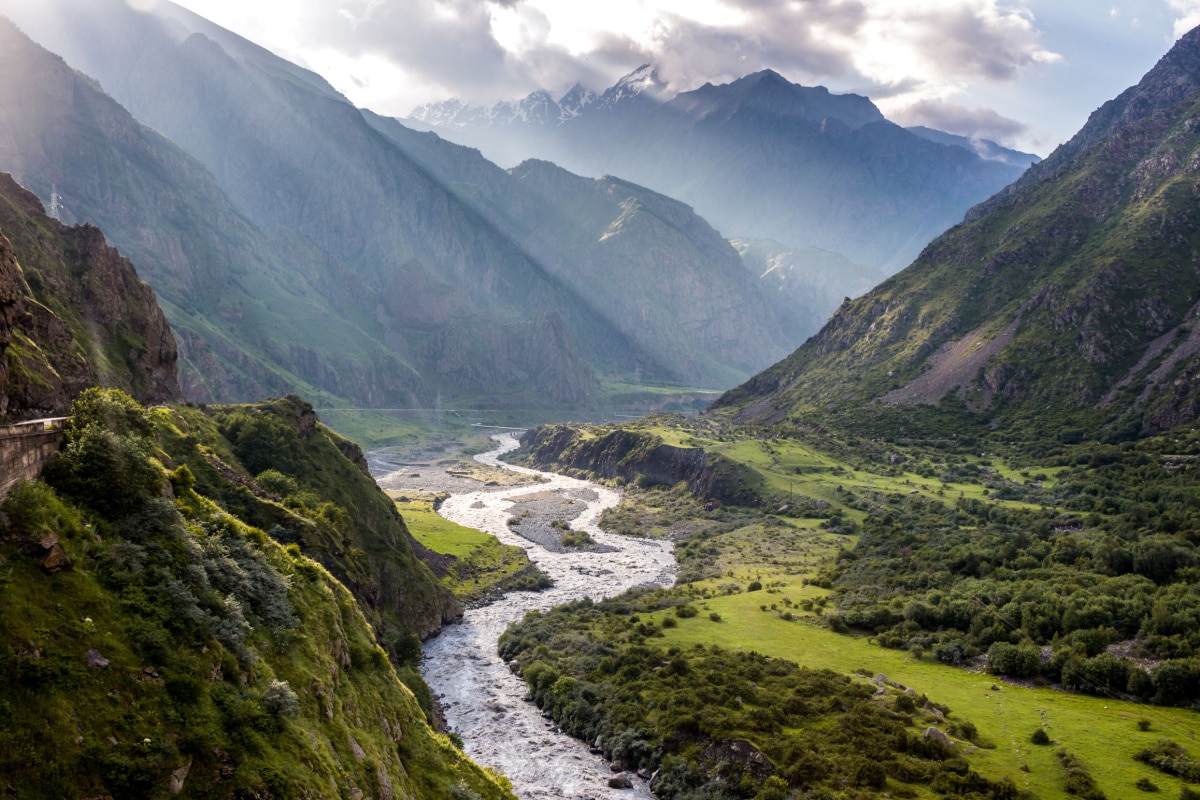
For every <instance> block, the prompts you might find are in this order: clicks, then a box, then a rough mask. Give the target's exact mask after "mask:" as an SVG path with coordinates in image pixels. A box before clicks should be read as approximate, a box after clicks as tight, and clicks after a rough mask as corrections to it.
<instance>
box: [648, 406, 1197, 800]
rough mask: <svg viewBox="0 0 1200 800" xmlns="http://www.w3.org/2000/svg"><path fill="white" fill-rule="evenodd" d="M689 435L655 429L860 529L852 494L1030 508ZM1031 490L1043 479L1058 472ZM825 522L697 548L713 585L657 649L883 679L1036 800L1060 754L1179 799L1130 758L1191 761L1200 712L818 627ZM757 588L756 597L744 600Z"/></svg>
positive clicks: (1057, 783)
mask: <svg viewBox="0 0 1200 800" xmlns="http://www.w3.org/2000/svg"><path fill="white" fill-rule="evenodd" d="M694 430H695V429H694V428H693V429H692V431H694ZM692 431H688V430H679V429H673V428H657V427H656V428H654V429H653V432H654V433H657V434H659V435H660V436H662V438H663V439H664V441H665V442H666V443H668V444H673V445H676V446H680V447H696V446H702V447H704V448H705V449H706V450H709V451H710V452H715V453H720V454H722V455H724V456H726V457H728V458H731V459H733V460H735V461H738V462H740V463H742V464H745V465H747V466H750V467H752V468H753V469H754V470H755V471H756V472H757V473H758V474H759V475H761V476H762V480H763V483H764V489H763V493H764V494H774V495H776V496H777V497H781V498H789V497H793V498H794V497H798V496H801V495H802V496H804V497H808V498H814V499H818V500H824V501H826V502H828V503H829V504H830V505H832V506H835V507H842V508H844V509H845V513H846V515H847V516H850V517H854V518H856V519H859V520H861V518H862V516H863V512H861V511H857V510H855V509H852V508H848V507H846V506H845V503H846V499H847V497H849V496H851V495H864V494H868V495H869V494H871V493H880V494H888V493H901V494H908V493H912V492H914V491H915V492H918V493H920V494H922V495H925V496H928V497H937V498H940V499H942V500H943V501H945V502H953V501H954V500H955V499H957V498H958V497H959V496H962V497H967V498H976V499H981V500H987V501H989V502H996V503H1003V504H1005V505H1008V506H1012V507H1025V506H1028V505H1029V504H1027V503H1023V502H1020V501H1011V500H1009V501H1003V500H997V499H996V498H994V497H992V496H989V493H988V492H986V487H985V486H984V485H983V484H982V483H975V482H947V483H943V482H942V481H941V480H939V479H938V478H936V477H935V478H929V477H922V476H921V475H918V474H917V473H916V472H913V471H908V470H905V469H895V468H891V469H889V468H888V465H881V468H880V469H879V471H878V472H876V471H875V468H874V466H872V467H871V469H870V470H865V469H862V468H861V464H860V465H859V466H858V467H855V466H852V465H851V464H849V463H847V462H840V461H839V460H838V459H836V458H834V457H831V456H829V455H827V454H824V453H821V452H818V451H816V450H814V449H812V448H810V447H808V446H806V445H805V444H803V443H800V442H796V441H771V442H765V441H756V440H740V441H720V440H718V439H716V438H713V439H707V438H699V437H697V436H696V435H695V434H694V433H693V432H692ZM976 460H977V461H984V462H985V463H986V466H987V468H988V469H989V470H991V471H992V473H993V474H994V475H999V476H1002V477H1003V478H1004V479H1007V480H1012V481H1017V482H1022V481H1027V480H1029V477H1028V474H1027V473H1022V472H1020V471H1019V470H1015V469H1012V468H1009V467H1007V466H1005V465H1002V464H1000V463H991V462H990V461H987V460H986V459H984V458H977V459H976ZM905 466H907V465H905ZM1039 480H1042V481H1043V482H1046V483H1048V482H1051V481H1053V475H1052V474H1047V475H1045V476H1044V477H1041V476H1040V477H1039ZM847 491H849V493H850V495H848V494H846V492H847ZM666 497H667V493H665V492H657V491H649V492H638V491H633V490H630V491H629V492H627V495H626V498H627V499H626V501H625V502H626V504H630V506H631V509H630V511H629V512H628V514H629V515H630V516H636V515H637V514H638V513H644V514H646V515H647V519H652V518H653V513H654V512H655V510H656V505H658V504H666V502H667V500H666V499H665V498H666ZM1034 507H1036V506H1034ZM772 522H779V523H784V524H782V525H778V524H770V523H772ZM820 522H821V521H820V520H807V519H785V518H783V517H776V518H775V519H774V520H771V519H770V518H767V522H766V523H758V524H751V525H746V526H745V527H742V528H738V529H736V530H733V531H731V532H728V533H723V534H719V535H716V536H709V537H707V538H705V539H704V540H703V542H702V543H697V544H694V545H691V547H693V548H699V549H700V550H701V552H702V553H703V554H704V556H705V558H707V559H708V567H707V573H706V574H708V575H710V577H707V578H705V579H704V580H699V581H695V582H693V583H689V584H685V585H682V586H679V587H677V588H676V590H675V591H676V592H679V593H682V594H687V595H691V596H693V597H695V598H697V602H698V603H699V604H700V607H701V608H702V609H703V611H702V613H701V614H699V615H698V616H696V617H694V618H690V619H678V620H677V623H678V624H677V627H671V628H666V629H664V630H663V632H664V633H665V636H666V638H665V640H660V641H662V643H663V644H665V645H666V646H671V645H679V646H690V645H694V644H703V645H709V644H716V645H720V646H722V647H727V648H731V649H747V650H756V651H758V652H760V653H763V654H765V655H769V656H774V657H779V658H786V659H788V660H790V661H794V662H796V663H798V664H801V665H804V666H809V667H817V668H828V669H832V670H835V671H837V672H842V673H852V672H856V671H863V672H866V673H868V674H870V675H875V674H877V673H883V674H884V675H886V676H887V677H888V678H889V679H891V680H893V681H898V682H900V683H902V684H904V685H906V686H909V687H911V688H913V689H915V690H916V691H917V692H921V693H925V694H927V695H928V696H929V697H930V698H931V699H932V700H934V701H936V702H939V703H945V704H947V705H948V706H949V707H950V708H951V709H952V711H953V712H954V715H955V716H957V717H958V718H960V719H967V720H970V721H971V722H973V723H974V724H975V725H976V726H977V727H978V729H979V731H980V733H981V734H982V737H983V739H984V740H986V741H990V742H991V743H993V744H994V745H995V747H994V748H992V749H980V750H978V751H976V752H973V753H972V754H971V755H970V756H969V760H970V762H971V764H972V766H973V767H974V768H975V769H977V770H978V771H979V772H981V773H982V774H984V775H985V776H987V777H990V778H994V779H996V778H1001V777H1009V778H1011V779H1012V780H1013V781H1014V782H1015V783H1016V784H1017V786H1018V787H1020V788H1022V789H1027V790H1029V791H1030V792H1032V793H1033V794H1035V795H1036V796H1037V797H1039V798H1042V800H1050V799H1052V798H1063V799H1064V800H1065V798H1067V797H1068V795H1067V793H1066V790H1065V772H1064V770H1063V768H1062V767H1061V766H1060V764H1059V760H1058V758H1057V757H1056V755H1055V754H1056V752H1057V751H1058V750H1060V749H1061V748H1066V749H1067V750H1068V751H1069V752H1070V753H1071V754H1073V755H1074V756H1076V757H1077V758H1079V759H1080V760H1081V761H1082V762H1083V763H1084V764H1085V765H1086V767H1087V768H1088V770H1089V771H1090V772H1091V774H1092V776H1093V777H1094V778H1095V780H1096V782H1097V783H1098V784H1099V786H1100V788H1101V789H1102V790H1103V791H1104V792H1105V794H1106V795H1107V797H1108V798H1110V800H1116V799H1118V798H1134V797H1140V796H1147V792H1145V791H1144V790H1141V789H1139V788H1137V787H1135V783H1136V782H1137V781H1138V780H1139V779H1143V778H1144V779H1147V780H1149V781H1151V782H1153V783H1154V784H1155V785H1157V787H1158V788H1159V790H1160V791H1159V793H1158V795H1159V796H1163V797H1170V798H1175V797H1179V796H1180V792H1181V788H1182V786H1183V783H1182V781H1180V780H1179V779H1178V778H1174V777H1170V776H1168V775H1165V774H1163V773H1161V772H1158V771H1156V770H1154V769H1152V768H1151V767H1149V766H1146V765H1144V764H1141V763H1139V762H1137V761H1135V760H1134V758H1133V756H1134V755H1135V754H1136V753H1137V752H1138V751H1139V750H1141V749H1143V748H1146V747H1148V746H1150V745H1153V744H1154V743H1156V742H1157V741H1158V740H1159V739H1162V738H1168V739H1171V740H1173V741H1175V742H1177V743H1178V744H1180V745H1182V746H1183V747H1185V748H1187V749H1188V750H1189V751H1190V752H1191V754H1192V755H1193V756H1196V755H1200V714H1197V713H1195V712H1193V711H1188V710H1184V709H1179V708H1164V707H1157V706H1150V705H1143V704H1137V703H1130V702H1125V701H1120V700H1115V699H1105V698H1103V697H1095V696H1088V695H1081V694H1074V693H1069V692H1063V691H1058V690H1055V689H1052V688H1050V687H1045V686H1043V687H1033V686H1018V685H1013V684H1010V683H1006V682H1004V681H1003V680H1001V679H998V678H996V677H994V676H992V675H989V674H987V673H984V672H971V671H967V670H965V669H960V668H956V667H951V666H947V665H943V664H941V663H938V662H936V661H935V660H933V658H932V657H931V656H929V655H926V656H924V657H923V658H917V657H915V656H914V655H913V654H911V653H909V652H906V651H901V650H891V649H886V648H883V647H880V646H878V645H876V644H875V643H874V641H873V640H871V639H869V638H868V637H865V636H860V635H843V634H838V633H835V632H833V631H831V630H829V629H827V628H825V627H823V626H822V625H821V624H820V622H819V619H818V617H819V615H820V614H821V613H822V612H823V611H824V610H825V607H826V606H825V600H824V598H825V597H826V595H828V592H827V591H826V590H825V589H821V588H819V587H817V586H814V585H812V583H810V581H811V579H813V578H814V577H816V574H817V572H818V571H819V569H820V568H821V566H822V565H827V564H829V563H830V561H831V559H833V558H835V557H836V554H837V553H838V551H839V550H840V549H842V548H846V549H850V548H852V547H853V545H854V543H855V540H854V537H852V536H843V535H837V534H833V533H830V532H829V531H826V530H823V529H821V528H820V527H819V525H820ZM693 554H694V551H693ZM752 581H758V582H759V583H761V584H762V587H763V588H762V589H761V590H759V591H753V592H750V591H746V590H747V588H748V587H749V585H750V583H751V582H752ZM764 606H765V609H764ZM829 607H830V608H831V604H830V606H829ZM666 613H669V612H660V613H658V614H656V615H654V619H655V622H661V618H662V617H663V616H664V615H665V614H666ZM710 613H715V614H717V615H719V617H720V621H713V620H711V619H710V617H709V615H710ZM786 617H790V618H791V619H787V618H786ZM1143 720H1145V721H1148V722H1149V729H1148V730H1145V731H1143V730H1141V729H1140V728H1139V721H1143ZM1142 724H1143V725H1145V723H1144V722H1143V723H1142ZM1039 727H1043V728H1045V730H1046V731H1047V733H1048V734H1049V736H1050V738H1051V740H1052V742H1051V744H1049V745H1042V746H1038V745H1034V744H1032V743H1031V742H1030V736H1031V734H1032V733H1033V732H1034V731H1035V730H1036V729H1038V728H1039Z"/></svg>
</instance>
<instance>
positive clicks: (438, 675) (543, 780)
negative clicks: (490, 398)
mask: <svg viewBox="0 0 1200 800" xmlns="http://www.w3.org/2000/svg"><path fill="white" fill-rule="evenodd" d="M492 438H493V439H495V440H496V441H497V445H498V446H497V447H496V449H494V450H492V451H490V452H488V453H483V454H481V455H477V456H475V459H476V460H477V461H479V462H481V463H483V464H487V465H489V466H496V467H502V468H504V469H510V470H516V471H518V472H522V473H525V474H530V475H532V474H539V475H541V476H543V478H545V479H546V482H545V483H539V484H536V485H534V486H529V485H525V486H517V487H506V488H502V489H492V490H484V491H477V492H468V493H464V494H457V495H453V496H451V497H450V498H448V499H447V500H446V501H445V502H443V503H442V506H441V509H440V513H441V514H442V516H444V517H445V518H446V519H449V520H451V521H452V522H456V523H458V524H459V525H465V526H467V527H470V528H476V529H478V530H481V531H486V532H487V533H490V534H492V535H494V536H496V537H497V538H498V539H500V541H502V542H504V543H505V544H512V545H517V546H519V547H523V548H525V550H526V551H527V552H528V553H529V558H530V560H531V561H533V562H534V563H535V564H537V565H538V567H540V568H541V570H542V571H543V572H545V573H546V574H548V575H549V576H550V577H551V578H553V579H554V587H553V588H551V589H547V590H546V591H543V592H537V593H535V592H510V593H509V594H507V595H505V596H504V597H503V598H502V599H500V600H497V601H496V602H493V603H491V604H489V605H486V606H483V607H481V608H473V609H470V610H468V611H467V613H466V616H465V618H464V619H463V622H462V624H460V625H451V626H447V627H446V628H445V629H444V630H443V631H442V633H441V635H440V636H438V637H437V638H436V639H434V640H432V641H430V642H427V643H426V644H425V658H424V661H423V662H422V665H421V672H422V673H423V674H424V676H425V680H426V681H428V683H429V686H430V688H431V689H432V690H433V693H434V694H435V695H437V696H438V697H439V698H440V702H441V703H442V706H443V709H444V712H445V716H446V722H447V724H448V725H449V726H450V729H451V730H453V731H455V732H456V733H458V735H459V736H461V737H462V739H463V742H464V743H465V749H466V752H467V754H468V755H470V756H471V758H472V759H474V760H475V761H476V762H478V763H480V764H483V765H485V766H490V767H495V768H496V769H499V770H501V771H503V773H504V774H505V775H507V776H508V778H509V780H511V781H512V783H513V788H514V789H515V790H516V792H517V794H518V795H519V796H520V797H521V798H522V800H550V799H551V798H553V799H554V800H559V799H560V798H566V799H567V800H577V799H579V798H595V800H601V799H603V800H617V798H635V797H636V798H650V797H651V796H652V795H651V794H650V792H649V790H648V788H647V786H646V783H645V781H640V780H638V779H636V778H635V779H634V783H635V786H634V788H633V789H625V790H619V789H612V788H609V786H608V780H609V778H611V777H612V775H613V773H612V772H611V771H610V770H609V767H608V764H607V763H606V762H605V761H604V759H603V758H602V757H601V756H598V755H594V754H593V753H591V752H590V750H589V748H588V747H587V745H585V744H584V743H582V742H580V741H578V740H576V739H573V738H572V737H570V736H568V735H567V734H565V733H562V732H560V731H559V730H558V728H557V727H556V726H555V725H554V723H553V722H551V721H550V720H548V719H546V718H544V717H542V715H541V712H540V711H539V710H538V708H537V706H535V705H534V704H533V703H532V702H527V701H526V700H524V698H525V696H526V695H527V691H526V687H525V684H524V683H523V682H522V681H521V679H520V678H518V677H517V676H515V675H513V674H512V673H511V672H510V671H509V669H508V666H507V665H506V664H505V663H504V662H503V661H502V660H501V659H500V656H499V655H497V652H496V641H497V639H498V638H499V637H500V634H502V633H503V632H504V629H505V627H506V626H507V625H508V624H509V623H510V622H513V621H516V620H519V619H520V618H521V617H522V616H524V615H525V613H526V612H527V611H532V610H534V609H539V610H545V609H548V608H550V607H552V606H557V605H561V604H563V603H567V602H570V601H572V600H577V599H580V598H582V597H591V598H592V599H594V600H600V599H602V598H605V597H610V596H612V595H616V594H620V593H621V592H623V591H625V590H626V589H630V588H632V587H634V586H639V585H645V584H656V585H664V586H665V585H670V584H671V582H672V581H673V580H674V575H675V568H676V564H675V558H674V555H673V554H672V552H671V545H670V544H669V543H667V542H663V541H653V540H647V539H632V538H629V537H625V536H617V535H614V534H609V533H606V532H604V531H602V530H601V529H600V527H599V525H598V524H597V521H598V520H599V518H600V514H601V513H602V512H603V511H604V509H606V508H610V507H612V506H615V505H616V504H617V503H618V502H620V499H621V495H620V492H618V491H615V490H613V489H609V488H607V487H604V486H600V485H598V484H595V483H591V482H588V481H583V480H578V479H576V478H568V477H566V476H563V475H555V474H552V473H546V472H537V471H536V470H530V469H525V468H523V467H515V466H512V465H509V464H505V463H504V462H502V461H500V460H499V458H498V457H499V456H500V455H501V454H503V453H506V452H508V451H510V450H515V449H516V448H517V446H518V442H517V439H516V437H515V436H513V435H512V434H507V433H506V434H499V435H496V436H493V437H492ZM387 483H388V482H387V476H386V475H385V476H381V477H380V484H381V485H383V486H384V487H385V488H386V486H387ZM588 490H591V491H588ZM531 491H537V492H546V491H553V492H556V493H558V494H560V495H561V496H562V497H563V498H564V500H566V499H571V500H574V501H575V502H576V503H585V504H586V509H585V510H584V511H583V513H582V514H580V516H578V517H577V518H576V519H574V520H572V522H571V527H572V528H574V529H575V530H584V531H587V532H588V533H589V534H591V536H592V538H593V539H595V540H596V542H597V543H598V544H601V545H607V546H608V547H610V548H612V550H611V552H603V553H595V552H586V551H568V552H558V553H556V552H551V551H549V550H547V549H545V548H544V547H541V546H539V545H537V544H535V543H534V542H531V541H530V540H528V539H525V538H523V537H521V536H519V535H517V534H515V533H513V532H512V531H511V530H509V528H508V525H507V524H506V523H507V521H508V518H509V516H511V515H510V513H509V508H510V507H511V506H512V505H513V501H512V500H511V499H510V498H513V497H520V496H521V495H528V494H529V493H530V492H531ZM606 549H607V548H606Z"/></svg>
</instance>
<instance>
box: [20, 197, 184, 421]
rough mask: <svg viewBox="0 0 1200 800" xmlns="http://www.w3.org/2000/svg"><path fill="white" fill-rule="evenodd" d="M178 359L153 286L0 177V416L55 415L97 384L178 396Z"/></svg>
mask: <svg viewBox="0 0 1200 800" xmlns="http://www.w3.org/2000/svg"><path fill="white" fill-rule="evenodd" d="M175 361H176V346H175V338H174V337H173V336H172V334H171V328H170V326H169V325H168V324H167V320H166V318H165V317H164V316H163V313H162V311H161V310H160V309H159V307H158V304H157V303H156V302H155V297H154V292H153V291H152V290H151V289H150V287H149V286H147V285H146V284H145V283H142V281H141V280H140V279H139V278H138V275H137V272H136V271H134V268H133V265H132V264H130V263H129V261H127V260H126V259H125V258H123V257H122V256H121V254H120V253H118V252H117V251H116V250H114V249H113V248H111V247H109V246H108V245H107V244H106V243H105V241H104V234H102V233H101V232H100V231H99V230H97V229H96V228H93V227H91V226H89V225H83V226H79V227H67V226H65V225H63V224H61V223H59V222H58V221H57V220H54V219H51V218H50V217H48V216H46V213H45V210H44V209H43V208H42V204H41V203H40V202H39V201H38V199H37V198H36V197H35V196H34V195H32V194H31V193H29V192H28V191H26V190H25V189H23V188H21V187H20V186H19V185H17V183H16V182H15V181H14V180H13V179H12V177H11V176H9V175H7V174H0V420H16V419H23V418H29V417H39V416H53V415H58V414H62V413H64V412H65V411H66V409H67V405H68V404H69V403H70V401H71V399H72V398H74V397H75V396H76V395H77V394H79V392H81V391H82V390H83V389H84V388H85V387H87V386H92V385H96V384H102V385H105V386H113V387H118V388H122V389H125V390H126V391H128V392H130V393H132V394H133V395H135V396H136V397H138V398H139V399H140V400H142V401H143V402H163V401H166V400H178V399H179V397H180V390H179V382H178V378H177V376H176V372H175Z"/></svg>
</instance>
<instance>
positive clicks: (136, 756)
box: [0, 390, 512, 800]
mask: <svg viewBox="0 0 1200 800" xmlns="http://www.w3.org/2000/svg"><path fill="white" fill-rule="evenodd" d="M72 411H73V417H72V421H71V424H70V425H69V427H68V431H67V443H66V445H65V447H64V450H63V453H62V455H61V456H60V458H59V460H58V461H56V462H55V463H54V464H53V465H52V466H51V468H50V469H49V470H48V472H47V481H48V484H47V483H35V484H25V485H23V486H21V487H19V488H18V489H17V490H16V491H15V492H14V493H13V494H12V495H11V496H10V497H9V498H8V500H7V501H6V502H5V503H4V505H3V514H4V515H3V517H0V722H2V724H0V785H3V786H4V787H5V791H6V793H9V794H12V795H13V796H16V797H28V798H54V800H60V799H61V798H77V797H145V798H161V797H172V796H180V797H195V798H242V797H262V798H267V797H272V798H290V797H358V798H362V797H373V798H417V797H420V798H452V797H453V798H461V797H481V798H484V797H486V798H497V800H499V798H511V797H512V795H511V793H509V792H508V791H506V790H505V789H504V788H503V787H502V786H501V785H500V783H498V782H497V781H496V780H495V779H494V778H493V777H492V776H490V775H488V774H486V773H484V772H483V771H482V770H480V769H479V768H478V767H477V766H475V765H474V764H472V763H471V762H470V761H469V760H467V759H466V757H465V756H463V754H462V753H461V752H459V751H458V750H457V749H456V748H455V747H454V746H453V745H452V744H451V743H450V742H449V740H447V739H446V738H445V737H442V736H438V735H436V734H434V733H433V732H432V731H431V730H430V729H429V727H428V726H427V724H426V722H425V717H424V714H423V713H422V709H421V707H420V705H419V704H418V702H417V699H416V698H415V697H414V696H413V694H412V693H411V692H410V691H409V690H408V689H406V688H405V686H404V684H403V683H402V682H401V680H400V677H401V674H402V673H403V670H402V673H401V674H398V673H397V671H396V670H395V669H393V667H392V665H391V663H390V662H389V660H388V658H387V656H386V655H385V653H384V651H383V650H382V649H381V648H380V647H379V644H378V642H377V640H376V637H375V634H374V631H373V630H372V627H371V625H370V624H369V623H368V620H367V617H366V616H364V614H363V611H362V609H361V607H360V605H359V603H358V602H356V600H355V598H354V596H352V595H351V593H350V592H349V591H347V589H346V588H345V587H344V586H343V585H342V584H341V583H340V582H338V581H337V580H336V579H335V578H334V577H333V576H331V575H330V574H329V573H328V572H326V570H325V569H323V568H322V567H321V566H320V565H319V564H318V563H316V562H315V561H313V560H311V559H310V558H308V557H307V556H305V555H304V554H303V552H302V550H303V549H305V548H304V547H302V546H300V545H297V544H291V545H288V546H286V547H285V546H283V545H282V544H280V543H278V542H276V541H275V540H274V539H272V538H271V537H270V536H268V535H266V534H265V533H264V532H263V531H262V530H261V529H259V528H256V527H252V526H251V525H249V524H247V523H246V522H245V521H244V520H242V519H240V518H238V517H236V516H233V515H231V514H229V513H227V512H225V511H223V510H222V509H221V507H220V506H219V505H218V504H217V503H214V502H213V499H211V497H210V495H211V496H214V497H215V496H220V495H221V494H222V493H225V494H229V493H237V492H238V490H239V486H238V485H237V481H236V480H233V481H232V483H231V479H232V476H231V477H230V478H226V477H223V476H218V477H215V478H214V477H211V476H201V475H193V473H192V472H191V470H190V469H189V468H188V467H187V465H186V462H185V461H183V460H182V459H177V458H176V457H174V456H173V455H172V454H171V451H172V450H174V449H176V448H177V447H178V445H179V443H180V442H183V441H186V440H187V438H188V435H189V432H190V431H194V430H195V425H194V424H192V423H195V422H196V421H197V418H196V417H194V416H193V417H191V419H190V421H189V415H188V414H187V413H184V412H180V413H176V412H173V411H171V410H168V409H163V408H160V409H155V410H153V411H150V412H146V411H144V410H142V409H141V408H140V407H139V406H137V405H136V404H135V403H133V402H132V401H131V400H130V399H129V398H128V397H127V396H122V395H120V394H119V393H115V392H106V391H98V390H89V392H86V393H85V394H84V395H83V396H82V398H81V400H80V401H79V402H77V403H76V404H75V406H74V407H73V409H72ZM114 464H115V465H119V466H120V468H119V469H116V470H114V469H110V468H108V467H110V466H111V465H114ZM51 486H52V487H53V488H51ZM279 510H280V513H281V514H286V512H285V511H284V509H283V507H282V506H280V507H279ZM292 516H293V517H294V518H295V519H298V520H302V521H303V522H304V523H305V524H307V525H309V526H314V527H320V526H321V524H322V510H321V509H320V508H317V509H308V508H301V509H299V510H297V511H296V512H294V514H293V515H292ZM47 551H50V552H52V553H55V554H56V556H57V557H56V558H55V559H54V560H53V561H51V560H50V559H47V558H45V557H44V554H45V553H46V552H47ZM405 669H406V670H409V671H411V667H406V668H405Z"/></svg>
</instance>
